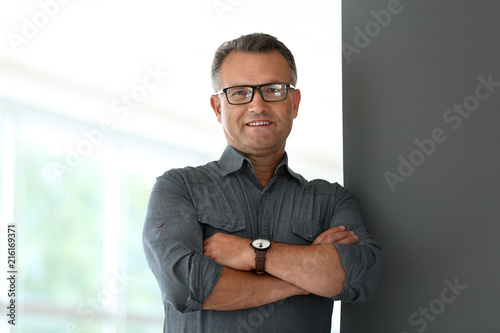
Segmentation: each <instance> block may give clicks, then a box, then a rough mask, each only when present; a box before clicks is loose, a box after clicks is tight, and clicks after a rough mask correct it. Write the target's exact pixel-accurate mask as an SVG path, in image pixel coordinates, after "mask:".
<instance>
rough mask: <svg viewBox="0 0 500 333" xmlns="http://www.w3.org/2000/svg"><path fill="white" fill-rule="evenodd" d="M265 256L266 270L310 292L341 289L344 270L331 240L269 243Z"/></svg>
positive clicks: (329, 293)
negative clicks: (314, 242) (325, 241)
mask: <svg viewBox="0 0 500 333" xmlns="http://www.w3.org/2000/svg"><path fill="white" fill-rule="evenodd" d="M266 258H267V259H266V272H268V273H269V274H271V275H273V276H275V277H277V278H278V279H281V280H283V281H286V282H288V283H291V284H293V285H295V286H297V287H299V288H301V289H304V290H306V291H308V292H310V293H313V294H316V295H319V296H324V297H333V296H335V295H337V294H339V293H340V292H341V291H342V286H343V283H344V279H345V270H344V267H343V266H342V263H341V262H340V258H339V255H338V252H337V249H336V248H335V246H333V245H332V244H318V245H309V246H301V245H290V244H283V243H273V244H272V246H271V248H270V249H269V251H268V252H267V255H266Z"/></svg>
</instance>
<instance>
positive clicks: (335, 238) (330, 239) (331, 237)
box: [316, 231, 357, 244]
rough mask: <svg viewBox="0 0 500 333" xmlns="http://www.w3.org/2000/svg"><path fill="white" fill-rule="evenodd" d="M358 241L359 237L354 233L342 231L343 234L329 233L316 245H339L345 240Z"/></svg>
mask: <svg viewBox="0 0 500 333" xmlns="http://www.w3.org/2000/svg"><path fill="white" fill-rule="evenodd" d="M352 238H354V240H355V241H356V240H357V236H356V235H355V234H354V232H352V231H342V232H335V233H327V234H325V235H323V236H322V237H321V239H319V240H318V242H317V243H316V244H323V243H339V242H340V241H342V240H344V239H352Z"/></svg>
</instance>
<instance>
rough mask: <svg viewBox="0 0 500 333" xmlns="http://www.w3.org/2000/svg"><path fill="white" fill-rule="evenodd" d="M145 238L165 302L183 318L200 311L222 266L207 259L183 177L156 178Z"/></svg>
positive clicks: (145, 246)
mask: <svg viewBox="0 0 500 333" xmlns="http://www.w3.org/2000/svg"><path fill="white" fill-rule="evenodd" d="M142 239H143V246H144V252H145V255H146V259H147V262H148V265H149V267H150V268H151V270H152V272H153V274H154V276H155V277H156V280H157V281H158V285H159V286H160V290H161V293H162V299H163V301H164V302H168V303H170V304H172V305H173V306H174V308H175V309H176V310H177V311H179V312H182V313H186V312H192V311H197V310H201V309H202V307H203V302H204V300H205V299H206V298H208V296H210V294H211V292H212V290H213V288H214V287H215V284H216V283H217V281H218V279H219V276H220V272H221V270H222V266H220V265H218V264H217V263H216V262H215V261H213V260H211V259H209V258H207V257H204V256H203V228H202V225H201V224H200V223H199V222H198V217H197V213H196V209H195V204H194V203H193V200H192V199H191V197H190V195H189V191H188V189H187V187H186V184H185V182H184V180H183V177H182V174H181V173H179V172H177V171H175V170H171V171H168V172H166V173H165V174H164V175H162V176H160V177H158V178H157V180H156V183H155V185H154V187H153V190H152V193H151V197H150V199H149V204H148V210H147V214H146V220H145V223H144V229H143V234H142Z"/></svg>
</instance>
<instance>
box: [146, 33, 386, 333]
mask: <svg viewBox="0 0 500 333" xmlns="http://www.w3.org/2000/svg"><path fill="white" fill-rule="evenodd" d="M296 81H297V70H296V67H295V61H294V58H293V55H292V54H291V52H290V51H289V50H288V48H287V47H286V46H285V45H284V44H282V43H281V42H280V41H278V40H277V39H276V38H275V37H272V36H270V35H266V34H251V35H246V36H242V37H240V38H238V39H235V40H233V41H230V42H226V43H224V44H222V45H221V46H220V47H219V49H218V50H217V52H216V54H215V57H214V62H213V65H212V84H213V87H214V91H215V92H216V93H215V94H214V95H213V96H212V97H211V100H210V101H211V106H212V108H213V110H214V111H215V115H216V117H217V120H218V121H219V122H220V123H221V124H222V129H223V131H224V134H225V137H226V140H227V143H228V146H227V148H226V150H225V151H224V153H223V154H222V157H221V158H220V160H219V161H215V162H211V163H209V164H207V165H204V166H200V167H195V168H193V167H188V168H183V169H174V170H170V171H168V172H166V173H165V174H164V175H162V176H161V177H158V178H157V182H156V184H155V186H154V188H153V191H152V194H151V198H150V202H149V207H148V213H147V217H146V223H145V226H144V232H143V241H144V249H145V253H146V257H147V260H148V263H149V266H150V268H151V270H152V271H153V273H154V275H155V277H156V279H157V280H158V284H159V286H160V289H161V292H162V298H163V303H164V307H165V326H164V332H175V333H179V332H189V333H193V332H216V333H221V332H231V333H232V332H287V333H290V332H292V333H293V332H315V333H317V332H330V329H331V314H332V308H333V300H344V301H362V300H365V299H367V298H368V297H370V296H371V295H372V293H373V291H374V289H375V287H376V284H377V280H378V277H379V273H380V265H381V262H382V259H381V258H382V254H381V250H380V248H379V246H378V245H377V243H376V241H375V239H374V238H373V237H372V236H371V235H370V234H369V233H367V232H366V230H365V228H364V225H363V222H362V218H361V216H360V211H359V208H358V206H357V205H356V203H355V202H354V200H353V198H352V197H351V196H350V195H349V194H348V193H347V191H346V190H345V189H344V188H342V187H341V186H340V185H338V184H331V183H328V182H326V181H323V180H314V181H311V182H309V181H306V180H305V179H304V178H303V177H302V176H300V175H298V174H296V173H295V172H293V171H292V170H291V169H290V168H289V167H288V159H287V155H286V153H285V143H286V139H287V137H288V135H289V133H290V131H291V128H292V123H293V120H294V119H295V118H296V117H297V113H298V109H299V104H300V90H298V89H296V88H295V85H296Z"/></svg>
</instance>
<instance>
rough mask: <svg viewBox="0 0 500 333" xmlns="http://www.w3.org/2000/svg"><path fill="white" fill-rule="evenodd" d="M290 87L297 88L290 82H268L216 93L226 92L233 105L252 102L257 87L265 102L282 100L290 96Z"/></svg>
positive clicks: (226, 89) (235, 87)
mask: <svg viewBox="0 0 500 333" xmlns="http://www.w3.org/2000/svg"><path fill="white" fill-rule="evenodd" d="M288 88H291V89H295V87H294V86H292V85H291V84H290V83H280V82H275V83H267V84H262V85H259V86H234V87H228V88H224V89H221V90H219V91H218V92H216V93H215V94H216V95H219V94H221V93H224V94H225V95H226V98H227V102H228V103H229V104H231V105H241V104H247V103H250V102H251V101H252V100H253V96H254V94H255V89H257V90H259V93H260V96H261V97H262V99H263V100H264V101H265V102H280V101H284V100H285V99H287V97H288Z"/></svg>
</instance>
